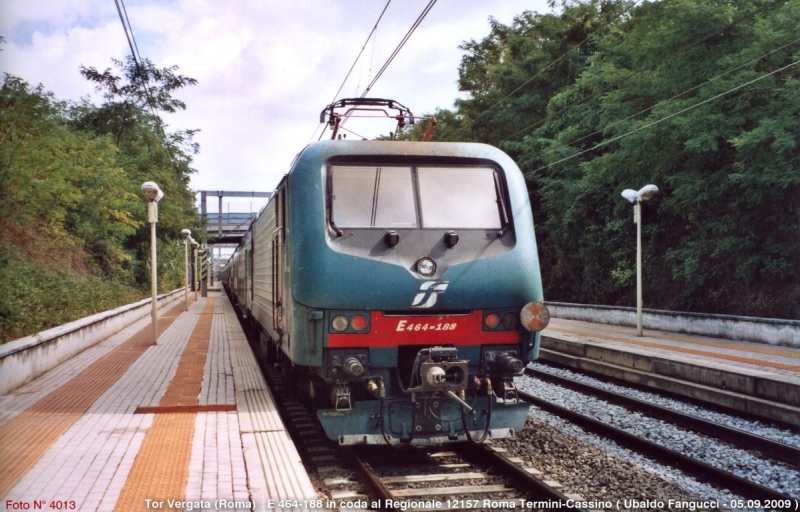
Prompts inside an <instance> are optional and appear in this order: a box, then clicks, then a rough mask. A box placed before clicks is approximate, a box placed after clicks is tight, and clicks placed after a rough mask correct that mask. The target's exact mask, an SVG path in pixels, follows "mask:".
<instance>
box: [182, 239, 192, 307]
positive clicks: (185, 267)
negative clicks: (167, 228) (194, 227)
mask: <svg viewBox="0 0 800 512" xmlns="http://www.w3.org/2000/svg"><path fill="white" fill-rule="evenodd" d="M191 235H192V232H191V230H188V229H182V230H181V236H182V237H183V286H184V290H183V298H184V302H185V303H186V311H189V238H191Z"/></svg>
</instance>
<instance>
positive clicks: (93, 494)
mask: <svg viewBox="0 0 800 512" xmlns="http://www.w3.org/2000/svg"><path fill="white" fill-rule="evenodd" d="M159 331H160V334H159V343H158V345H153V344H152V340H150V339H149V336H150V325H149V318H147V319H143V320H141V321H138V322H136V323H135V324H134V325H132V326H130V327H128V328H126V329H124V330H123V331H121V332H119V333H117V334H116V335H114V336H111V337H109V338H108V339H107V340H105V341H103V342H101V343H99V344H97V345H95V346H94V347H92V348H90V349H88V350H86V351H84V352H82V353H81V354H79V355H77V356H76V357H74V358H72V359H70V360H69V361H66V362H65V363H63V364H61V365H59V366H58V367H56V368H55V369H53V370H52V371H50V372H48V373H47V374H45V375H43V376H41V377H40V378H38V379H36V380H34V381H32V382H30V383H28V384H26V385H24V386H22V387H20V388H18V389H16V390H14V391H13V392H11V393H9V394H7V395H5V396H0V457H2V460H3V464H4V468H5V469H4V470H3V471H2V472H0V496H2V502H0V505H2V508H0V510H11V509H19V508H25V509H31V510H34V509H37V508H40V509H42V510H156V509H170V508H172V509H178V508H183V509H187V508H192V509H194V510H201V509H206V510H211V509H219V508H222V509H228V510H230V509H238V510H248V509H251V508H255V509H256V510H282V508H281V507H279V506H278V505H279V502H280V500H300V501H301V502H303V501H305V500H312V499H316V494H315V491H314V488H313V486H312V484H311V481H310V480H309V478H308V475H307V474H306V472H305V469H304V468H303V466H302V463H301V461H300V456H299V454H298V453H297V450H296V449H295V447H294V445H293V444H292V442H291V440H290V438H289V436H288V434H287V433H286V431H285V430H284V427H283V425H282V423H281V422H280V418H279V417H278V414H277V410H276V407H275V404H274V402H273V399H272V395H271V393H270V391H269V389H268V388H267V385H266V383H265V381H264V379H263V376H262V375H261V373H260V371H259V369H258V366H257V363H256V361H255V359H254V358H253V355H252V353H251V351H250V348H249V346H248V344H247V340H246V338H245V336H244V333H242V331H241V328H240V326H239V323H238V321H237V320H236V317H235V314H234V312H233V309H232V308H231V305H230V303H229V301H228V299H227V297H226V296H225V295H224V294H222V293H220V292H218V291H212V292H211V293H209V297H208V298H199V299H198V300H197V301H196V302H192V303H191V304H190V307H189V310H188V311H184V302H183V301H177V302H175V303H173V304H171V305H170V306H168V308H167V309H162V310H161V311H160V312H159ZM276 475H278V477H277V478H276ZM220 500H221V501H220ZM187 501H188V502H191V503H183V504H181V503H180V502H187ZM170 505H172V506H170ZM180 505H183V506H180ZM286 510H288V508H286ZM294 510H296V509H294Z"/></svg>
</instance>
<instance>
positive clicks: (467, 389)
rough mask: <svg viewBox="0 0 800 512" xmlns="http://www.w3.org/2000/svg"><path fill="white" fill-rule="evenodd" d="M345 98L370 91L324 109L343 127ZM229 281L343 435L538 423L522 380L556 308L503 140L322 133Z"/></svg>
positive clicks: (475, 431) (523, 191)
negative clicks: (522, 394) (532, 419)
mask: <svg viewBox="0 0 800 512" xmlns="http://www.w3.org/2000/svg"><path fill="white" fill-rule="evenodd" d="M367 101H371V102H372V103H369V105H370V107H371V108H373V109H374V108H376V107H375V105H378V107H377V109H378V110H383V111H386V110H387V109H397V110H399V113H398V114H397V115H395V116H393V117H395V118H396V119H398V122H399V123H400V124H401V125H402V123H403V122H404V121H405V120H407V119H408V118H412V119H413V116H412V115H411V114H410V112H409V111H408V110H407V109H405V107H402V105H400V104H399V103H397V102H393V101H392V100H367ZM348 102H350V103H348ZM347 106H351V107H353V109H355V108H360V107H363V106H364V100H340V102H339V104H332V105H329V106H328V107H327V109H326V110H324V111H323V116H325V115H328V116H329V122H330V125H331V127H332V128H334V137H335V134H336V128H338V126H339V123H340V122H341V121H342V119H343V118H344V116H343V115H342V114H338V113H336V108H337V107H347ZM353 109H351V110H350V111H348V114H352V110H353ZM426 138H427V137H426ZM221 278H222V281H223V284H224V285H225V287H226V289H227V290H228V292H229V294H230V296H231V298H232V300H233V301H234V303H235V304H236V306H237V308H238V309H239V310H240V312H241V314H242V316H243V317H244V318H245V320H246V322H247V323H248V324H249V325H251V326H252V327H253V328H254V329H256V330H257V331H258V332H259V333H261V336H260V340H261V341H259V342H258V343H259V347H258V349H259V350H261V351H263V352H264V353H265V354H266V356H267V360H268V361H269V362H270V363H271V364H275V365H280V367H281V368H282V371H283V373H284V376H285V377H286V378H287V379H289V380H290V381H291V382H293V383H294V385H295V386H296V388H297V390H298V392H299V393H300V394H301V395H302V396H303V397H304V398H305V399H306V400H307V401H308V402H309V403H312V404H314V406H315V408H316V411H317V416H318V418H319V420H320V422H321V424H322V426H323V428H324V430H325V432H326V434H327V436H328V437H329V438H330V439H332V440H335V441H337V442H338V443H339V444H342V445H351V444H390V445H416V444H439V443H447V442H457V441H472V442H482V441H483V440H485V439H487V438H502V437H510V436H514V435H515V433H516V432H517V431H519V430H520V429H521V428H522V427H523V425H524V423H525V419H526V415H527V410H528V405H527V404H526V403H525V402H522V401H521V400H518V399H517V394H516V387H515V384H514V377H515V376H516V375H520V373H521V371H522V369H523V367H524V366H525V364H526V363H527V362H529V361H531V360H533V359H536V358H537V357H538V349H539V336H540V335H539V331H541V330H542V329H544V327H545V326H546V325H547V322H548V320H549V313H548V311H547V308H546V307H545V306H544V304H543V297H542V287H541V279H540V273H539V262H538V255H537V248H536V241H535V238H534V228H533V219H532V216H531V208H530V204H529V198H528V191H527V188H526V185H525V180H524V178H523V176H522V174H521V172H520V170H519V169H518V167H517V166H516V164H515V163H514V162H513V161H512V160H511V158H510V157H508V156H507V155H506V154H505V153H503V152H502V151H500V150H499V149H497V148H494V147H491V146H488V145H484V144H475V143H439V142H408V141H394V140H375V141H366V140H341V139H339V140H335V139H334V140H326V141H322V142H316V143H313V144H310V145H309V146H307V147H306V148H305V149H304V150H303V151H302V152H301V153H300V154H299V155H298V156H297V157H296V159H295V161H294V163H293V164H292V166H291V168H290V170H289V172H288V174H287V175H286V176H285V177H284V178H283V179H282V181H281V182H280V183H279V184H278V187H277V189H276V190H275V193H274V195H273V196H272V197H271V198H270V201H269V203H268V204H267V205H266V206H265V207H264V209H263V210H262V211H261V212H260V213H259V215H258V217H257V218H256V219H255V220H254V222H253V223H252V225H251V226H250V228H249V230H248V231H247V233H246V234H245V236H244V237H243V238H242V241H241V243H240V244H239V246H238V248H237V249H236V251H235V253H234V254H233V256H232V257H231V259H230V260H229V262H228V263H227V265H226V266H225V268H224V269H223V270H222V272H221Z"/></svg>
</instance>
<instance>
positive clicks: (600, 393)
mask: <svg viewBox="0 0 800 512" xmlns="http://www.w3.org/2000/svg"><path fill="white" fill-rule="evenodd" d="M525 375H527V376H529V377H533V378H536V379H540V380H543V381H547V382H550V383H552V384H557V385H559V386H563V387H565V388H568V389H572V390H574V391H578V392H580V393H585V394H589V395H594V396H596V397H598V398H600V399H602V400H605V401H607V402H611V403H613V404H616V405H619V406H621V407H624V408H626V409H628V410H631V411H638V412H642V413H644V414H647V415H648V416H651V417H653V418H657V419H660V420H662V421H666V422H668V423H671V424H673V425H677V426H679V427H682V428H685V429H688V430H692V431H694V432H697V433H700V434H705V435H708V436H711V437H715V438H717V439H721V440H723V441H726V442H728V443H731V444H734V445H736V446H738V447H740V448H742V449H745V450H750V449H754V450H758V451H760V452H762V453H763V454H764V455H767V456H768V457H771V458H773V459H775V460H780V461H782V462H786V463H788V464H791V465H793V466H795V467H800V448H798V447H796V446H791V445H788V444H785V443H781V442H779V441H775V440H772V439H768V438H765V437H761V436H758V435H755V434H751V433H750V432H745V431H744V430H740V429H737V428H733V427H728V426H725V425H720V424H719V423H714V422H711V421H708V420H704V419H702V418H698V417H697V416H692V415H690V414H686V413H682V412H680V411H675V410H672V409H669V408H667V407H662V406H660V405H655V404H652V403H650V402H645V401H643V400H639V399H636V398H632V397H629V396H625V395H621V394H619V393H614V392H613V391H608V390H606V389H602V388H598V387H596V386H592V385H591V384H586V383H583V382H576V381H574V380H570V379H567V378H565V377H560V376H558V375H552V374H550V373H547V372H543V371H541V370H536V369H534V368H526V369H525Z"/></svg>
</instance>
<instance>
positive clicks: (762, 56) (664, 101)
mask: <svg viewBox="0 0 800 512" xmlns="http://www.w3.org/2000/svg"><path fill="white" fill-rule="evenodd" d="M798 42H800V38H797V39H795V40H794V41H792V42H790V43H786V44H784V45H782V46H780V47H778V48H775V49H774V50H770V51H768V52H767V53H765V54H763V55H760V56H759V57H756V58H755V59H751V60H749V61H747V62H745V63H744V64H741V65H739V66H736V67H735V68H732V69H729V70H728V71H726V72H724V73H722V74H719V75H717V76H715V77H712V78H710V79H708V80H707V81H705V82H703V83H702V84H698V85H695V86H694V87H691V88H689V89H687V90H685V91H683V92H680V93H678V94H676V95H674V96H672V97H671V98H668V99H666V100H662V101H659V102H658V103H656V104H655V105H652V106H650V107H647V108H644V109H642V110H640V111H639V112H636V113H635V114H631V115H629V116H628V117H626V118H624V119H620V120H619V121H615V122H613V123H611V124H609V125H606V126H604V127H603V128H601V129H599V130H595V131H594V132H592V133H590V134H588V135H584V136H583V137H580V138H577V139H575V140H572V141H570V142H567V143H566V144H562V145H561V146H559V147H558V148H550V149H545V150H543V151H542V155H548V154H550V153H552V152H554V151H557V150H558V149H564V148H568V147H571V146H572V145H573V144H575V143H576V142H580V141H582V140H584V139H587V138H589V137H591V136H593V135H597V134H599V133H602V132H604V131H607V130H609V129H610V128H613V127H615V126H617V125H618V124H621V123H624V122H625V121H628V120H630V119H633V118H634V117H638V116H640V115H642V114H644V113H645V112H649V111H651V110H653V109H654V108H656V107H657V106H659V105H662V104H664V103H666V102H668V101H672V100H674V99H677V98H680V97H681V96H683V95H685V94H688V93H690V92H692V91H695V90H697V89H699V88H701V87H705V86H706V85H708V84H710V83H712V82H714V81H715V80H719V79H720V78H722V77H724V76H726V75H729V74H731V73H733V72H734V71H738V70H740V69H742V68H743V67H745V66H748V65H750V64H752V63H754V62H757V61H759V60H761V59H763V58H765V57H769V56H770V55H772V54H773V53H775V52H779V51H781V50H783V49H785V48H788V47H789V46H792V45H794V44H797V43H798Z"/></svg>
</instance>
